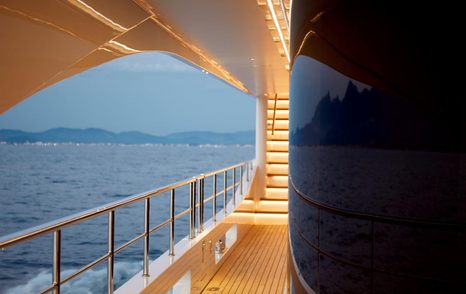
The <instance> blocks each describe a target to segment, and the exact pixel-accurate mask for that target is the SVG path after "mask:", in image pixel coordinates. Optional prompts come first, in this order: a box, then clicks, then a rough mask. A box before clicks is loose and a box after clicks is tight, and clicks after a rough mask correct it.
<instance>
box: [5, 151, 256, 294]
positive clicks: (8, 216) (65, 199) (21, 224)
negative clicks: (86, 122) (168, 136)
mask: <svg viewBox="0 0 466 294" xmlns="http://www.w3.org/2000/svg"><path fill="white" fill-rule="evenodd" d="M253 157H254V147H253V146H181V145H175V146H163V145H102V144H96V145H92V144H85V145H82V144H19V145H10V144H0V236H4V235H6V234H10V233H13V232H16V231H18V230H22V229H26V228H30V227H33V226H36V225H40V224H43V223H45V222H47V221H51V220H54V219H57V218H60V217H65V216H68V215H71V214H73V213H77V212H80V211H83V210H86V209H89V208H93V207H96V206H99V205H103V204H106V203H109V202H113V201H117V200H120V199H123V198H124V197H127V196H130V195H133V194H137V193H141V192H144V191H148V190H151V189H154V188H157V187H161V186H164V185H168V184H171V183H174V182H177V181H180V180H183V179H186V178H189V177H192V176H195V175H198V174H200V173H202V172H208V171H212V170H216V169H220V168H223V167H226V166H229V165H233V164H236V163H239V162H242V161H246V160H249V159H252V158H253ZM229 180H230V178H229ZM218 182H219V187H218V189H222V185H221V183H223V180H222V179H219V181H218ZM206 185H207V186H206V191H211V190H210V189H211V183H210V182H209V181H206ZM206 193H207V192H206ZM175 202H176V205H175V210H176V212H181V211H183V210H184V209H186V208H187V207H188V187H186V189H183V188H180V189H179V190H177V193H176V201H175ZM219 202H220V201H219ZM168 203H169V194H168V193H165V194H162V195H160V196H157V197H156V198H154V199H153V200H152V202H151V225H152V226H155V225H157V224H159V223H161V222H163V221H164V220H166V219H167V218H168V216H169V212H168ZM143 205H144V204H143V203H136V204H133V205H131V206H129V207H126V208H123V209H121V210H118V211H117V213H116V218H115V222H116V229H115V234H116V236H115V239H116V240H115V248H117V247H118V246H120V245H122V244H124V243H125V242H126V241H128V240H130V239H132V238H134V237H135V236H137V235H138V234H140V233H142V231H143V225H144V213H143V207H144V206H143ZM209 211H211V209H209V207H207V208H206V213H207V215H206V218H209V214H208V212H209ZM187 227H188V215H185V216H184V217H182V218H180V219H178V220H177V221H176V222H175V233H176V234H175V237H176V240H177V241H178V240H180V239H182V238H183V237H184V236H186V234H187ZM52 248H53V247H52V237H51V235H46V236H42V237H39V238H36V239H34V240H31V241H28V242H25V243H22V244H20V245H18V246H14V247H11V248H7V249H5V250H2V251H1V252H0V268H1V271H0V293H35V292H37V291H39V290H41V289H43V288H45V287H47V286H48V285H49V284H50V283H51V280H52V274H51V268H52V267H51V265H52ZM142 248H143V244H142V241H140V242H137V243H136V244H134V245H132V246H130V247H128V248H127V249H126V250H124V251H122V252H121V253H119V254H117V255H116V270H115V281H116V282H115V283H116V286H117V287H118V286H119V285H121V284H122V283H123V282H124V281H126V280H127V279H128V278H130V277H131V276H133V275H134V274H135V273H137V272H138V271H140V270H141V269H142V256H143V254H142V253H143V252H142ZM167 249H168V227H165V228H163V229H161V230H160V231H157V232H155V233H154V234H153V235H152V236H151V252H150V258H151V259H152V260H153V259H155V258H156V257H157V256H158V255H160V254H161V253H163V252H165V251H166V250H167ZM106 251H107V215H104V216H101V217H98V218H95V219H92V220H89V221H85V222H83V223H80V224H78V225H75V226H72V227H69V228H65V229H64V230H63V231H62V277H66V276H67V275H69V274H71V273H72V272H73V271H75V270H77V269H79V268H80V267H82V266H84V265H86V264H87V263H89V262H91V261H93V260H94V259H96V258H98V257H100V256H102V255H104V254H105V253H106ZM62 290H63V292H64V293H105V292H106V263H102V264H100V265H98V266H97V267H95V268H94V269H92V270H91V271H88V272H87V273H84V274H82V275H80V276H79V277H78V278H76V279H74V280H72V281H70V282H68V283H66V284H65V285H64V287H63V288H62Z"/></svg>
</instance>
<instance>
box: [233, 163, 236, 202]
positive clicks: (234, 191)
mask: <svg viewBox="0 0 466 294" xmlns="http://www.w3.org/2000/svg"><path fill="white" fill-rule="evenodd" d="M235 205H236V168H233V206H235Z"/></svg>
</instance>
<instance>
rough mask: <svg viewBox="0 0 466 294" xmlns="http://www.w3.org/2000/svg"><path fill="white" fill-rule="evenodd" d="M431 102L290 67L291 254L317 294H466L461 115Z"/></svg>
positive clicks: (306, 63) (303, 61)
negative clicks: (417, 293)
mask: <svg viewBox="0 0 466 294" xmlns="http://www.w3.org/2000/svg"><path fill="white" fill-rule="evenodd" d="M432 99H433V98H432V97H426V99H425V101H426V103H423V102H422V101H420V100H419V99H411V97H402V96H396V95H393V94H388V93H386V92H384V91H381V90H379V89H377V88H375V87H373V86H371V85H366V84H363V83H361V82H358V81H356V80H354V79H351V78H349V77H347V76H344V75H342V74H341V73H339V72H337V71H335V70H333V69H331V68H330V67H328V66H326V65H324V64H321V63H319V62H317V61H315V60H313V59H312V58H310V57H308V56H304V55H300V56H298V57H297V58H295V61H294V64H293V69H292V75H291V88H290V147H289V166H290V185H289V187H290V192H289V198H290V199H289V200H290V208H289V209H290V228H293V229H290V230H291V232H292V234H291V246H292V248H293V253H294V258H295V260H296V261H297V267H298V270H299V271H301V274H302V276H303V277H304V278H305V279H306V281H307V283H308V286H310V287H311V288H312V289H314V290H315V291H316V292H320V293H371V292H372V293H409V291H408V289H413V291H414V290H415V289H422V290H423V291H425V293H437V292H438V289H443V290H445V291H446V292H445V293H455V291H457V290H459V289H466V283H465V281H462V280H461V278H460V277H465V276H466V265H465V264H466V250H464V249H463V247H464V246H466V245H465V244H466V148H465V146H464V142H465V140H463V137H464V136H465V134H466V130H465V129H464V125H466V115H462V116H461V115H458V114H460V110H458V109H455V108H454V105H455V103H451V104H449V99H439V102H438V103H439V104H441V105H439V107H438V108H432V105H433V103H432ZM379 217H381V219H382V220H380V219H379ZM393 218H394V219H397V220H399V223H391V222H390V221H389V220H391V219H393ZM410 222H411V223H410ZM412 222H414V223H415V224H413V223H412ZM420 222H422V223H424V225H420V224H419V223H420ZM438 223H440V224H441V225H438ZM319 252H320V254H319ZM316 254H317V255H319V256H320V257H319V259H318V260H317V261H316V260H315V256H316ZM303 260H309V265H307V264H306V265H304V263H303V262H302V261H303ZM310 265H312V267H311V266H310ZM314 265H316V266H317V268H314V267H313V266H314ZM310 273H311V274H310ZM314 273H315V275H317V276H315V275H314ZM403 283H406V285H407V287H406V288H405V289H402V286H401V285H402V284H403ZM388 284H390V285H388ZM425 285H430V286H431V287H430V288H429V290H426V287H425ZM427 288H428V287H427ZM387 289H391V290H387ZM400 289H401V290H400ZM392 290H393V291H392Z"/></svg>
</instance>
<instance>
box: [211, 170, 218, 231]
mask: <svg viewBox="0 0 466 294" xmlns="http://www.w3.org/2000/svg"><path fill="white" fill-rule="evenodd" d="M212 182H213V183H212V193H213V195H214V199H213V200H214V201H213V203H212V220H213V221H214V222H216V221H217V174H214V176H213V177H212Z"/></svg>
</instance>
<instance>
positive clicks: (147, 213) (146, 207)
mask: <svg viewBox="0 0 466 294" xmlns="http://www.w3.org/2000/svg"><path fill="white" fill-rule="evenodd" d="M149 230H150V198H146V199H145V200H144V234H145V235H144V261H143V274H142V275H143V276H144V277H148V276H149V248H150V247H149V240H150V236H149Z"/></svg>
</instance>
